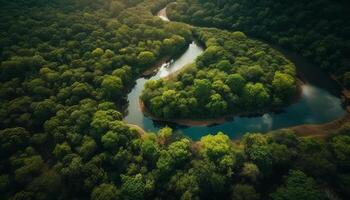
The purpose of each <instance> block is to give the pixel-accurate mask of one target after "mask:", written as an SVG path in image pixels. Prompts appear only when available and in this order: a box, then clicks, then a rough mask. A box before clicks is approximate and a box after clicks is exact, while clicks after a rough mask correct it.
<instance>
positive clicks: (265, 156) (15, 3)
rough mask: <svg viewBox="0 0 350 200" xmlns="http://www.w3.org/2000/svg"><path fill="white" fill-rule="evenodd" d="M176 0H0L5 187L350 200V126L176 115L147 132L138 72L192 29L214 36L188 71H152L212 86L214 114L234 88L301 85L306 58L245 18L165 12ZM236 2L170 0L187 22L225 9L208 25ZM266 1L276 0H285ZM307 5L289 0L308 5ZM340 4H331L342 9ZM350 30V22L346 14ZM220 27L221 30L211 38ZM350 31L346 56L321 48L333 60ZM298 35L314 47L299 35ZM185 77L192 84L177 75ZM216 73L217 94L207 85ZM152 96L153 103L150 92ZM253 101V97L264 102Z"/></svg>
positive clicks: (260, 93) (0, 180)
mask: <svg viewBox="0 0 350 200" xmlns="http://www.w3.org/2000/svg"><path fill="white" fill-rule="evenodd" d="M169 2H170V1H169V0H0V9H1V12H0V52H1V53H0V61H1V65H0V199H12V200H32V199H33V200H34V199H35V200H44V199H45V200H46V199H93V200H116V199H126V200H129V199H183V200H185V199H249V200H255V199H274V200H280V199H283V200H289V199H290V200H292V199H315V200H316V199H338V198H342V199H349V197H350V193H349V188H350V127H349V126H348V125H347V126H344V127H342V128H341V129H339V130H337V131H334V133H333V134H332V135H331V136H329V137H326V138H321V139H318V138H313V137H297V136H296V135H295V133H294V132H293V131H291V130H278V131H274V132H271V133H269V134H260V133H249V134H246V135H245V136H244V137H243V138H242V139H241V140H240V141H232V140H230V139H229V137H228V136H227V135H225V134H224V133H212V134H208V135H207V136H205V137H203V138H201V139H200V140H199V141H191V140H190V139H189V138H187V137H186V136H184V135H182V134H181V133H178V132H176V131H173V130H172V129H171V128H168V127H165V128H163V129H161V130H160V131H158V132H157V133H143V132H141V131H139V130H138V129H135V128H132V127H131V126H130V125H128V124H126V123H125V122H123V121H122V116H123V106H124V105H125V103H126V102H125V96H126V94H127V93H128V91H129V90H130V87H131V85H132V84H133V83H134V81H135V79H136V77H139V76H140V75H141V74H142V72H143V71H144V70H146V69H148V68H149V67H151V66H152V65H153V64H154V63H156V62H157V61H158V60H160V59H161V58H163V57H166V56H171V57H173V56H175V55H177V54H179V53H181V52H182V51H183V50H184V49H185V48H186V46H187V45H188V44H189V42H190V41H191V40H192V39H193V38H198V39H199V40H200V41H202V42H204V43H205V46H206V47H207V49H206V51H205V53H204V54H203V55H202V56H201V57H200V58H198V60H197V61H196V63H194V64H193V65H191V66H189V67H188V68H186V69H185V71H183V72H180V73H179V75H178V76H177V77H175V81H174V80H171V81H169V82H167V80H165V81H159V82H155V83H152V82H151V83H150V84H149V87H151V85H152V84H163V85H162V87H160V86H159V87H158V86H157V87H156V89H157V90H162V88H163V87H173V88H174V90H175V89H176V90H184V92H185V93H186V90H187V88H186V84H190V83H193V84H194V85H195V86H196V87H197V89H198V90H197V92H199V93H200V95H208V97H209V98H210V99H211V100H212V101H211V102H210V103H209V107H208V109H210V110H211V112H213V113H214V114H213V116H219V114H218V113H217V114H216V113H215V112H216V111H217V110H218V111H220V110H221V108H222V107H221V106H223V105H224V103H222V101H223V99H225V98H226V96H224V94H228V97H227V98H229V99H225V101H226V100H227V106H231V105H229V103H234V105H240V104H236V102H235V99H237V98H236V97H235V96H234V94H237V93H233V92H232V91H235V90H237V91H238V90H241V89H243V91H242V92H243V93H242V96H243V97H245V98H247V99H250V100H252V101H256V100H257V99H256V98H260V97H261V98H263V99H265V100H266V104H268V105H271V106H272V105H273V106H276V105H283V104H284V103H287V102H288V100H289V97H291V96H293V95H291V94H293V93H294V92H295V70H294V65H293V64H292V63H290V62H289V61H288V60H286V59H285V58H284V57H283V56H282V55H281V54H280V53H278V52H277V51H275V50H273V49H272V48H271V47H269V46H268V45H266V44H263V43H261V42H258V41H256V40H253V39H249V38H246V37H245V35H244V34H243V33H242V32H239V31H244V32H246V33H249V34H250V32H249V31H247V30H246V29H244V27H243V26H242V27H240V26H238V27H227V28H229V29H231V28H234V29H236V28H242V30H237V31H236V32H227V31H222V30H218V29H197V28H195V27H192V26H190V25H187V24H184V23H180V22H171V23H166V22H163V21H162V20H161V19H159V18H158V17H154V13H156V12H157V11H158V10H160V9H161V8H163V7H165V6H166V5H167V4H168V3H169ZM234 2H235V1H230V2H229V3H228V2H226V1H215V2H214V3H212V2H209V4H208V2H205V3H204V2H201V3H198V2H196V1H193V5H196V6H193V5H192V3H191V2H184V1H179V2H178V6H184V8H183V9H182V11H181V12H180V10H181V9H179V7H177V6H171V7H170V8H169V9H170V14H171V16H172V17H173V18H175V19H179V20H181V21H182V20H184V21H188V19H189V18H190V17H189V15H188V14H194V13H197V15H199V16H202V15H206V12H208V10H209V9H208V7H211V9H212V14H213V15H208V17H209V18H211V17H212V16H216V17H214V18H213V19H209V20H207V19H206V18H204V17H202V19H203V20H207V21H209V22H210V23H209V24H207V25H208V26H212V25H215V24H216V25H220V24H221V22H220V20H223V21H224V20H231V21H230V23H229V24H231V25H232V24H234V22H235V21H233V19H236V18H235V17H236V16H230V15H226V14H224V12H223V15H222V16H221V15H220V16H217V15H218V14H217V13H218V12H220V10H221V9H228V8H230V9H231V8H232V7H231V6H227V5H231V4H232V5H234ZM241 2H242V3H243V2H250V3H254V4H257V3H258V2H260V1H241ZM263 2H265V3H262V2H260V3H261V4H266V8H267V7H268V6H267V5H269V4H268V3H271V2H273V1H263ZM274 2H275V1H274ZM311 2H317V1H311ZM319 2H324V1H319ZM300 4H301V3H300V2H299V1H298V3H292V4H291V6H283V7H282V8H283V10H289V9H298V8H299V7H300ZM187 5H189V6H187ZM202 5H203V6H205V8H204V7H202ZM212 5H214V6H212ZM278 5H279V6H280V7H281V6H282V5H284V4H278ZM298 6H299V7H298ZM261 7H263V6H257V9H258V8H259V9H260V8H261ZM189 8H191V9H192V10H193V11H196V12H190V11H188V9H189ZM243 8H244V9H243ZM309 8H310V12H313V7H312V6H310V7H309ZM317 8H318V7H315V9H317ZM332 8H333V7H332ZM338 9H340V8H338ZM342 9H343V8H341V9H340V10H339V12H340V11H341V10H342ZM344 9H345V8H344ZM238 10H245V11H242V12H246V13H247V15H246V14H243V13H241V14H239V13H237V12H238ZM238 10H236V11H237V12H229V13H231V14H232V13H236V14H239V15H240V16H242V19H241V20H243V21H244V20H246V19H245V17H246V16H248V14H249V13H250V14H251V13H254V15H252V16H255V13H258V12H256V11H254V10H250V8H249V7H242V9H238ZM331 10H333V11H334V10H336V11H338V10H337V9H336V8H334V9H331ZM198 11H199V13H198ZM201 12H202V15H201ZM281 12H282V11H281ZM339 12H332V13H333V15H334V16H335V17H337V16H343V15H341V14H340V13H339ZM226 13H227V12H226ZM332 13H331V14H332ZM331 14H330V15H331ZM263 16H264V15H263ZM306 16H310V14H309V13H307V14H306ZM226 17H229V18H226ZM288 19H289V18H288ZM302 19H303V18H302ZM196 20H198V18H196ZM310 20H311V21H312V19H310ZM211 21H212V22H211ZM218 21H219V22H220V23H218ZM248 21H249V20H248ZM267 21H268V20H267ZM250 22H252V23H253V22H254V21H250ZM271 22H272V21H271ZM305 22H308V21H305ZM331 22H333V21H332V20H328V21H327V22H323V25H320V27H325V29H326V31H327V30H328V31H331V30H332V31H333V30H338V28H334V27H338V25H339V26H340V25H343V22H342V21H338V22H337V23H334V24H333V23H331ZM193 23H195V24H197V22H193ZM198 23H202V22H200V21H198ZM223 24H224V23H223ZM261 24H262V23H261ZM305 24H308V23H305ZM313 25H314V24H311V25H310V24H309V25H303V26H298V27H302V28H301V29H300V30H299V29H297V28H296V27H294V28H295V30H297V31H300V33H302V31H303V30H304V26H312V27H314V26H313ZM332 27H333V28H332ZM254 30H255V29H254ZM315 30H316V29H315ZM261 31H262V32H264V31H265V29H262V30H261ZM342 31H343V32H341V33H342V34H346V33H348V32H347V31H348V29H346V26H345V25H344V26H343V30H342ZM316 32H317V31H316ZM266 33H267V32H266ZM213 34H215V35H216V36H215V38H216V39H215V40H212V39H210V38H213V37H214V36H213ZM290 34H295V35H296V36H298V35H300V34H299V32H298V34H297V33H290ZM339 34H340V33H339ZM269 35H270V33H269ZM271 35H272V34H271ZM340 35H341V34H340ZM345 36H346V35H343V36H341V37H340V36H339V37H338V36H337V37H338V39H335V41H337V40H341V45H340V46H339V47H336V50H337V52H338V51H339V53H335V52H334V53H335V55H336V56H341V57H332V56H328V54H326V53H324V52H323V51H321V54H319V55H318V56H321V58H322V62H323V60H324V59H325V61H326V62H330V61H334V59H336V58H344V55H345V54H343V53H346V47H348V45H346V44H348V40H346V37H345ZM334 37H336V36H334ZM339 38H340V39H339ZM286 39H287V40H288V39H289V37H287V36H286ZM331 39H332V38H331ZM347 39H348V38H347ZM225 41H226V45H225ZM273 41H275V40H273ZM293 41H294V40H293ZM315 41H319V40H315ZM232 43H234V44H237V45H232ZM288 44H293V45H294V44H295V45H297V44H298V45H300V48H301V49H304V47H305V43H303V42H300V41H299V40H295V41H294V42H292V43H288ZM335 44H339V43H327V42H325V43H324V46H323V45H321V47H323V48H325V49H326V50H324V51H326V52H333V51H332V48H333V47H329V46H327V45H335ZM244 46H248V47H249V48H251V51H247V50H246V48H247V47H244ZM252 46H254V48H252ZM216 48H219V49H221V50H222V53H223V54H224V55H221V54H219V55H216V54H215V53H216V52H221V51H217V49H216ZM310 48H311V50H309V51H310V52H311V53H310V55H311V56H312V58H316V57H314V55H316V54H314V53H312V52H313V51H312V48H313V47H310ZM329 48H330V49H329ZM333 50H334V49H333ZM211 53H214V54H213V55H210V54H211ZM206 54H209V55H207V56H209V57H207V56H206ZM248 54H249V56H247V55H248ZM262 54H265V55H262ZM325 55H326V56H325ZM329 55H333V54H329ZM211 56H213V57H211ZM216 56H218V57H216ZM240 56H241V57H243V56H244V57H247V58H240ZM261 56H263V57H264V58H260V57H261ZM306 56H307V55H306ZM215 58H216V59H215ZM328 59H331V60H328ZM340 60H342V59H339V61H340ZM233 61H235V62H233ZM337 61H338V60H337ZM208 62H209V64H208ZM211 62H212V63H211ZM257 63H259V64H260V65H261V66H260V67H257V66H256V64H257ZM266 63H268V64H269V65H267V64H266ZM338 64H339V63H338ZM241 65H242V66H243V65H244V66H247V69H245V67H244V69H243V67H241ZM332 66H333V65H332ZM334 66H335V65H334ZM326 67H327V66H326ZM240 68H241V69H240ZM331 68H332V67H331ZM337 69H338V68H337ZM340 69H342V68H339V70H340ZM191 70H192V71H191ZM334 72H337V75H338V76H339V75H341V73H339V71H337V70H335V71H334ZM340 72H342V71H340ZM255 75H256V76H255ZM191 76H192V77H191ZM195 77H196V78H197V79H198V80H196V78H195ZM346 77H347V76H346V74H345V76H344V80H347V78H346ZM349 77H350V76H349ZM255 78H256V80H255ZM177 79H178V80H181V81H182V82H183V83H185V84H181V83H179V84H176V80H177ZM206 79H209V80H215V81H216V83H215V82H213V83H211V82H210V81H209V80H206ZM208 82H209V83H208ZM246 82H247V83H246ZM249 82H250V83H249ZM207 85H210V86H208V87H214V89H213V91H215V93H213V91H207ZM157 90H155V91H156V92H157ZM176 90H175V93H176V92H177V91H176ZM189 90H190V88H189ZM221 90H223V91H221ZM246 90H247V91H246ZM255 90H256V91H257V92H256V91H255ZM279 90H281V91H283V92H286V93H287V94H284V93H283V92H280V91H279ZM230 91H231V93H232V95H229V94H230ZM249 91H250V92H251V93H250V92H249ZM189 92H191V91H189ZM220 92H223V93H222V94H220ZM226 92H227V93H226ZM167 93H170V92H167ZM179 93H181V92H179ZM148 94H150V95H151V96H153V95H154V96H157V95H159V94H152V93H148ZM256 94H257V96H254V95H256ZM163 95H165V96H167V94H166V93H164V94H163ZM168 95H169V97H172V94H168ZM183 95H186V94H183ZM209 95H210V96H209ZM246 95H248V96H246ZM249 95H253V96H249ZM267 95H268V96H269V98H268V100H267V98H266V96H267ZM232 96H233V97H232ZM185 97H188V96H185ZM231 97H232V99H231ZM143 98H144V101H145V102H147V97H146V93H145V95H144V97H143ZM231 100H232V101H231ZM260 100H261V99H260ZM260 100H259V103H260V102H264V101H260ZM186 101H187V100H186ZM248 102H249V101H248ZM254 103H255V102H253V103H251V104H252V105H253V104H254ZM203 105H204V104H203ZM206 105H207V104H206ZM252 105H246V106H248V107H246V108H247V109H254V108H253V107H252V108H250V107H249V106H252ZM264 106H265V105H262V108H263V107H264ZM183 109H186V107H184V108H183ZM214 111H215V112H214ZM221 114H225V113H221ZM162 117H166V116H162Z"/></svg>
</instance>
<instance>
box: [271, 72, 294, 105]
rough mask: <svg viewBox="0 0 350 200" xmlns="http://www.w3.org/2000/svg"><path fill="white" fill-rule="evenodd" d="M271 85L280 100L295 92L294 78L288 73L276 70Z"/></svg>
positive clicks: (286, 98)
mask: <svg viewBox="0 0 350 200" xmlns="http://www.w3.org/2000/svg"><path fill="white" fill-rule="evenodd" d="M272 87H273V89H274V94H275V95H276V96H277V97H279V98H280V99H282V100H288V99H290V98H291V97H292V96H293V94H294V93H295V89H296V87H295V79H294V78H293V77H292V76H291V75H289V74H284V73H281V72H279V71H277V72H276V73H275V76H274V78H273V80H272Z"/></svg>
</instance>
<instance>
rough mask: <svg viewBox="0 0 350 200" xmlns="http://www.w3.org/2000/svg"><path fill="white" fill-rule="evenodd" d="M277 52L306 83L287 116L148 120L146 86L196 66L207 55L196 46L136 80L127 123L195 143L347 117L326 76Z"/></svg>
mask: <svg viewBox="0 0 350 200" xmlns="http://www.w3.org/2000/svg"><path fill="white" fill-rule="evenodd" d="M158 16H159V17H160V18H161V19H163V20H164V21H169V19H168V18H167V16H166V10H165V9H162V10H160V11H159V13H158ZM273 47H274V46H273ZM274 48H277V49H278V50H279V51H280V52H282V53H283V54H284V55H285V56H286V57H287V58H288V59H290V60H291V61H292V62H293V63H294V64H295V66H296V68H297V72H298V75H299V76H301V77H302V78H303V80H304V81H305V84H304V85H302V88H301V89H302V92H301V96H300V99H299V100H298V101H297V102H296V103H294V104H292V105H290V106H288V107H286V108H285V109H284V111H283V112H279V113H266V114H264V115H262V116H257V117H234V118H233V119H231V120H228V121H226V122H225V123H222V124H218V125H211V126H181V125H177V124H172V123H165V122H157V121H154V120H152V119H151V118H149V117H147V116H145V115H144V114H143V112H142V111H141V108H140V104H139V97H140V95H141V92H142V90H143V88H144V84H145V82H146V81H147V80H151V79H152V80H156V79H159V78H162V77H165V76H167V75H169V74H170V73H172V72H175V71H177V70H179V69H181V68H182V67H183V66H184V65H186V64H189V63H192V62H194V61H195V59H196V57H197V56H199V55H200V54H201V53H202V52H203V49H202V48H201V47H200V46H199V45H198V44H196V43H195V42H192V43H191V44H190V45H189V47H188V48H187V50H186V51H185V52H184V53H183V54H182V55H181V56H180V57H178V58H177V59H175V60H172V61H171V62H167V63H164V64H163V65H162V66H161V67H160V68H159V70H158V71H157V72H156V73H155V75H153V76H151V77H150V78H145V77H141V78H139V79H137V80H136V84H135V86H134V88H133V89H132V90H131V92H130V93H129V94H128V97H127V100H128V103H129V105H128V108H127V113H126V115H125V117H124V121H126V122H127V123H130V124H135V125H138V126H140V127H142V128H144V129H145V130H146V131H151V132H156V131H158V130H159V129H160V128H162V127H164V126H166V125H168V126H170V127H172V128H173V129H174V130H175V131H181V132H182V133H183V134H185V135H187V136H188V137H190V138H192V139H193V140H198V139H200V138H201V137H202V136H204V135H207V134H208V133H211V134H215V133H217V132H219V131H221V132H224V133H225V134H227V135H229V136H230V138H232V139H237V138H240V137H242V135H244V134H245V133H247V132H267V131H270V130H274V129H279V128H286V127H291V126H295V125H300V124H321V123H325V122H329V121H332V120H335V119H337V118H339V117H341V116H343V115H345V113H346V111H345V109H344V107H343V106H342V102H341V99H340V88H339V87H338V85H337V84H336V83H335V81H333V80H332V79H331V78H330V77H329V75H328V74H327V73H326V72H324V71H322V70H321V69H320V68H319V67H317V66H315V65H313V64H311V63H309V62H308V61H307V60H305V59H304V58H302V57H301V56H299V55H297V54H295V53H293V52H290V51H286V50H284V49H280V48H278V47H274Z"/></svg>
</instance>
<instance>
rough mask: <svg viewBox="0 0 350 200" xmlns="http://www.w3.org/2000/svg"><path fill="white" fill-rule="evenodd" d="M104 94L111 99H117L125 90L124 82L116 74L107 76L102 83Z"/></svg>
mask: <svg viewBox="0 0 350 200" xmlns="http://www.w3.org/2000/svg"><path fill="white" fill-rule="evenodd" d="M101 89H102V91H103V94H104V95H105V96H106V97H107V98H110V99H114V100H117V99H116V98H118V97H119V96H120V95H121V93H122V90H123V82H122V80H121V79H120V78H119V77H116V76H105V78H104V79H103V81H102V83H101Z"/></svg>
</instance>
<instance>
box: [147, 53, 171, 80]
mask: <svg viewBox="0 0 350 200" xmlns="http://www.w3.org/2000/svg"><path fill="white" fill-rule="evenodd" d="M170 61H171V56H165V57H163V58H161V59H159V60H158V61H157V62H156V63H155V64H154V65H153V66H152V67H150V68H147V69H146V70H145V71H144V72H143V73H142V76H144V77H149V76H152V75H153V74H155V73H157V71H158V69H159V68H160V67H162V65H164V64H166V63H168V62H170Z"/></svg>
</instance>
